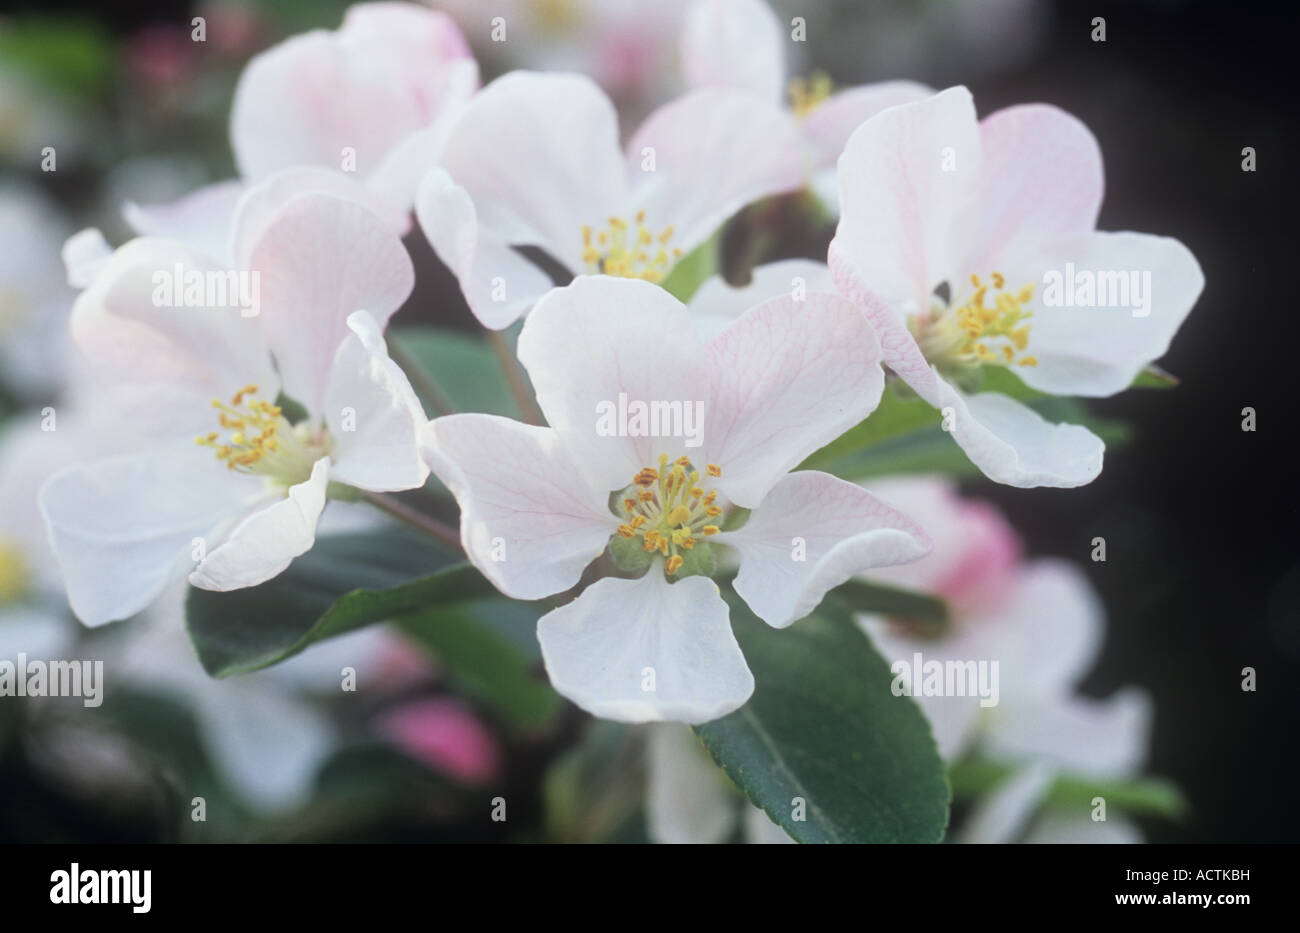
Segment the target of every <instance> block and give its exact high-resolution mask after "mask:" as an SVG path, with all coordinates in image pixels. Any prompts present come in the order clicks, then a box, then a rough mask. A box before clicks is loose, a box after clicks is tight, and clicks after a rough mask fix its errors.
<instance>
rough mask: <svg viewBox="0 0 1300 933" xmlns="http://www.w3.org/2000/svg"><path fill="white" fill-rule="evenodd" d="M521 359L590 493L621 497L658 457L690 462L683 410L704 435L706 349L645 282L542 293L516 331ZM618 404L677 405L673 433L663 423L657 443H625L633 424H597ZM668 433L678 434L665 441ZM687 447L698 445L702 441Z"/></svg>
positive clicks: (683, 314) (668, 299)
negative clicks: (695, 416) (697, 417)
mask: <svg viewBox="0 0 1300 933" xmlns="http://www.w3.org/2000/svg"><path fill="white" fill-rule="evenodd" d="M575 342H577V343H576V344H575ZM575 345H580V346H581V347H582V354H581V358H578V357H576V356H575V354H574V348H575ZM519 360H520V362H522V363H523V364H524V366H525V367H526V368H527V370H528V375H529V376H530V377H531V378H532V382H533V387H534V389H535V390H536V392H537V403H538V405H540V406H541V409H542V412H543V413H544V414H545V415H546V420H547V423H549V424H550V425H551V427H553V428H554V429H555V431H556V433H557V434H558V435H559V436H560V438H561V440H562V442H563V444H564V447H565V450H566V452H567V453H568V454H569V455H570V456H571V457H572V458H573V460H574V462H575V463H576V464H577V466H578V469H579V470H580V471H582V472H583V473H584V474H585V475H586V476H587V477H588V479H589V481H590V483H591V485H592V486H593V487H594V488H596V489H601V490H607V491H608V490H614V489H622V488H624V487H625V486H627V485H628V484H630V483H631V482H632V478H633V477H634V476H635V475H636V474H637V473H638V472H639V471H640V470H641V469H642V468H644V467H647V466H656V465H657V464H658V461H659V455H660V454H667V455H668V456H669V458H670V459H676V458H677V457H679V456H682V455H691V454H692V453H694V454H695V455H696V456H698V455H699V453H700V452H701V451H700V449H699V447H698V446H695V447H692V446H691V441H692V438H691V437H688V436H686V434H685V429H686V428H687V427H688V426H687V424H686V417H685V415H686V412H687V410H688V407H689V410H691V411H693V412H698V411H699V410H701V409H702V410H703V415H704V417H703V430H704V431H705V432H706V433H705V436H706V437H707V432H708V431H709V430H711V429H710V428H709V424H710V419H711V417H712V416H711V413H710V407H709V405H708V403H707V399H708V398H709V395H708V391H709V389H708V375H707V369H706V356H705V348H704V344H703V342H702V341H701V340H700V338H699V336H698V334H697V332H696V330H695V328H694V325H693V324H692V323H691V319H690V314H689V313H688V312H687V310H686V308H685V306H684V305H682V303H681V302H679V301H678V300H677V299H675V298H674V297H672V295H670V294H668V292H666V291H664V290H663V289H662V288H660V287H659V286H657V285H652V284H650V283H649V282H643V281H640V280H637V279H622V278H612V277H608V276H579V277H578V278H577V279H575V280H574V281H573V284H571V285H569V286H567V287H565V288H557V289H555V290H553V291H551V292H549V293H548V294H547V295H546V297H545V298H543V299H542V300H541V301H540V302H538V303H537V307H536V308H534V309H533V312H532V314H530V315H529V316H528V319H527V320H526V321H525V322H524V327H523V331H522V332H521V333H520V335H519ZM620 397H622V399H621V398H620ZM621 400H622V401H626V403H627V405H629V406H631V405H633V404H640V405H644V406H650V405H651V404H652V403H674V402H679V403H680V405H679V409H680V410H681V411H682V415H683V417H682V419H681V425H679V426H678V425H673V424H672V423H671V419H668V420H669V421H670V423H669V424H668V425H666V426H665V425H663V424H662V421H661V424H660V426H659V428H660V432H661V433H660V435H659V436H623V435H624V433H627V434H630V433H632V430H633V429H634V427H635V426H634V425H633V423H632V421H631V420H629V421H628V431H627V432H621V431H619V430H618V426H617V425H616V424H615V423H614V421H615V420H617V419H610V418H607V417H602V412H608V411H614V410H618V409H620V408H621V407H622V406H621V404H620V402H621ZM628 410H629V411H631V409H630V408H629V409H628ZM650 427H651V428H652V427H653V425H650ZM676 427H681V428H682V429H683V430H682V431H681V432H675V433H673V434H671V435H669V434H667V433H665V429H667V430H669V431H671V430H673V429H674V428H676ZM696 427H697V428H698V427H699V426H698V425H697V426H696ZM694 440H695V443H696V444H697V445H698V443H699V442H700V438H699V437H696V438H694Z"/></svg>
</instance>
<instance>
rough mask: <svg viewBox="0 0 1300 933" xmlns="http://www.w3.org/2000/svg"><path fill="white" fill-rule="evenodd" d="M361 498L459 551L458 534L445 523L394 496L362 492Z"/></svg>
mask: <svg viewBox="0 0 1300 933" xmlns="http://www.w3.org/2000/svg"><path fill="white" fill-rule="evenodd" d="M361 498H362V499H364V500H365V501H366V502H369V503H370V504H371V505H373V506H375V508H377V509H380V510H382V511H384V512H387V513H388V514H389V515H391V516H393V517H394V518H396V519H399V520H400V521H403V522H406V524H408V525H410V526H411V527H412V528H416V529H418V530H419V531H422V532H424V533H425V534H427V535H429V536H430V537H432V538H435V539H436V540H438V541H441V542H442V543H443V544H446V545H449V546H450V547H452V548H454V549H455V550H458V551H459V550H460V549H461V545H460V534H459V533H458V532H457V531H456V529H455V528H453V527H452V526H451V525H448V524H447V523H446V522H442V521H439V520H438V519H436V518H434V517H433V516H432V515H425V514H424V513H423V512H421V511H419V510H418V509H413V508H411V507H410V506H409V505H407V504H406V503H405V502H403V501H402V500H400V499H398V498H397V497H396V496H393V495H389V494H388V493H383V492H369V491H363V492H362V493H361Z"/></svg>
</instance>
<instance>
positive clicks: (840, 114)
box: [803, 81, 934, 209]
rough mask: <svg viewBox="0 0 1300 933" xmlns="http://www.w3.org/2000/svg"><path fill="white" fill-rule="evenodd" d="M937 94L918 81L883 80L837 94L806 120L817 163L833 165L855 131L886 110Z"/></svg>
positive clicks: (805, 127)
mask: <svg viewBox="0 0 1300 933" xmlns="http://www.w3.org/2000/svg"><path fill="white" fill-rule="evenodd" d="M933 95H934V88H931V87H927V86H925V85H924V84H917V83H916V82H915V81H882V82H880V83H879V84H862V85H859V86H857V87H849V88H845V89H844V90H842V91H836V92H835V93H834V94H832V95H831V96H830V97H828V98H827V99H826V100H824V101H822V103H820V104H818V105H817V106H816V107H815V108H813V110H812V112H811V113H809V114H808V115H807V116H806V117H804V120H803V131H804V134H805V135H806V136H807V137H808V138H809V139H811V140H812V141H813V143H814V144H815V146H816V148H817V153H816V156H815V162H814V164H815V165H818V166H826V165H832V166H833V165H834V164H835V160H836V159H838V158H839V157H840V153H842V152H843V151H844V147H845V145H846V144H847V143H848V141H849V137H850V136H852V135H853V131H854V130H856V129H857V128H858V127H859V126H861V125H862V124H863V123H865V122H866V121H867V120H869V119H871V118H872V117H874V116H875V115H876V114H878V113H880V112H881V111H882V110H888V109H889V108H890V107H897V106H898V105H900V104H910V103H912V102H914V101H918V100H924V99H925V98H927V97H932V96H933ZM835 206H836V209H838V205H835Z"/></svg>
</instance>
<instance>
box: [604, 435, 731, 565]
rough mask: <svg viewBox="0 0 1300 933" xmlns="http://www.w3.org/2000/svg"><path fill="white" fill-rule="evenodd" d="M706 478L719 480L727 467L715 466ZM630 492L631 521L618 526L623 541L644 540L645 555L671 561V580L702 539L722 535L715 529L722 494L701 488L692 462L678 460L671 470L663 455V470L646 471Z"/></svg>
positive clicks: (625, 502)
mask: <svg viewBox="0 0 1300 933" xmlns="http://www.w3.org/2000/svg"><path fill="white" fill-rule="evenodd" d="M705 473H706V474H707V475H708V476H710V477H713V478H715V479H716V478H717V477H719V476H721V475H722V468H721V467H719V466H717V465H716V464H712V463H710V464H708V465H707V466H706V467H705ZM706 485H707V483H706ZM625 493H626V496H625V498H624V499H623V512H624V513H625V514H626V515H627V519H628V520H627V523H626V524H623V525H619V526H618V534H619V537H622V538H639V539H640V540H641V546H642V548H643V549H644V550H645V551H647V552H649V553H652V554H653V553H655V552H658V553H659V554H662V555H663V556H664V557H666V558H667V562H666V563H665V564H664V571H665V572H666V573H667V574H668V575H669V576H671V575H672V574H675V573H676V572H677V571H678V570H680V569H681V566H682V563H683V562H684V560H685V558H684V557H683V556H682V552H683V551H691V550H693V549H694V548H695V545H696V544H697V543H698V541H699V539H700V538H708V537H712V536H713V535H716V534H717V533H718V532H719V531H720V530H721V529H720V528H719V527H718V526H717V525H716V524H715V522H716V521H717V519H718V518H719V517H721V515H722V507H721V506H719V505H717V498H718V492H717V490H716V489H709V490H706V489H704V488H703V487H702V486H701V485H700V471H699V470H696V469H694V468H693V467H692V466H691V461H690V458H688V457H678V458H677V460H675V461H674V462H673V464H672V465H671V466H669V464H668V455H667V454H660V455H659V469H657V470H656V469H655V468H654V467H646V468H645V469H643V470H642V471H641V472H640V473H638V474H637V475H636V476H635V477H633V479H632V484H631V485H630V486H628V487H627V489H626V490H625Z"/></svg>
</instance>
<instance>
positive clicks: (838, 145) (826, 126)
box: [681, 0, 934, 210]
mask: <svg viewBox="0 0 1300 933" xmlns="http://www.w3.org/2000/svg"><path fill="white" fill-rule="evenodd" d="M681 44H682V65H683V68H684V70H685V73H686V80H687V82H688V83H689V84H691V85H692V86H694V87H730V88H734V89H736V90H741V91H748V92H749V93H752V94H754V95H755V96H757V97H759V98H761V99H763V100H767V101H771V102H772V103H777V104H779V103H781V102H782V101H783V100H785V98H786V96H787V94H788V97H789V104H790V109H791V110H792V112H793V113H794V116H795V117H796V118H797V120H798V121H799V127H800V130H801V131H802V137H803V144H804V146H805V147H806V151H807V152H808V166H809V172H810V175H809V178H808V184H809V187H810V188H811V190H812V191H813V193H814V194H816V195H817V197H818V199H819V200H820V201H821V202H822V204H823V205H825V207H826V208H827V209H828V210H835V209H837V205H838V197H837V193H836V182H835V160H836V159H838V158H839V157H840V153H841V152H843V151H844V144H845V143H846V142H848V139H849V136H850V135H851V134H852V133H853V131H854V130H855V129H857V128H858V126H859V125H860V124H862V123H863V122H864V121H865V120H866V119H867V118H868V117H871V116H874V115H875V114H877V113H879V112H880V111H882V110H884V109H886V108H888V107H893V106H896V105H898V104H905V103H909V102H911V101H915V100H921V99H922V98H925V97H929V96H931V95H932V94H934V89H933V88H929V87H926V86H925V85H924V84H918V83H917V82H915V81H882V82H879V83H876V84H863V85H858V86H855V87H849V88H842V89H839V90H836V89H835V88H834V86H833V85H832V83H831V80H830V78H829V77H828V76H827V75H826V74H824V73H821V72H817V73H814V74H813V76H812V77H810V78H790V77H788V65H787V63H786V48H787V47H788V46H791V45H792V43H791V41H790V38H789V36H788V35H787V32H786V29H785V27H783V26H782V25H781V23H780V22H779V21H778V20H777V18H776V16H775V14H773V12H772V9H771V7H769V6H768V5H767V4H766V3H764V2H763V0H695V2H694V3H692V4H691V6H690V7H689V8H688V9H687V11H686V22H685V27H684V29H683V31H682V39H681Z"/></svg>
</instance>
